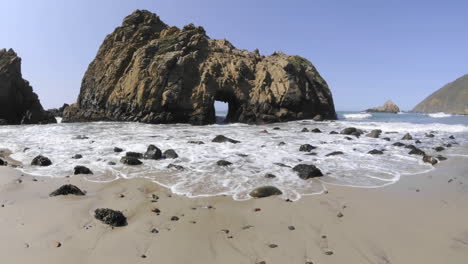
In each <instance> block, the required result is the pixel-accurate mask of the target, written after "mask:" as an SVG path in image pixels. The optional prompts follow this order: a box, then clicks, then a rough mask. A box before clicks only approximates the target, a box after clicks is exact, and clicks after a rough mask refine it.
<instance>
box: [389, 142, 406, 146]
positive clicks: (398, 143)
mask: <svg viewBox="0 0 468 264" xmlns="http://www.w3.org/2000/svg"><path fill="white" fill-rule="evenodd" d="M392 146H395V147H404V146H406V145H405V144H403V143H401V142H395V143H393V144H392Z"/></svg>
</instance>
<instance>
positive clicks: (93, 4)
mask: <svg viewBox="0 0 468 264" xmlns="http://www.w3.org/2000/svg"><path fill="white" fill-rule="evenodd" d="M0 6H1V9H2V11H1V15H0V48H3V47H4V48H14V49H15V50H16V51H17V52H18V54H19V55H20V56H21V57H22V59H23V76H24V78H26V79H27V80H29V81H30V82H31V84H32V86H33V87H34V90H35V91H36V93H38V94H39V97H40V99H41V101H42V103H43V105H44V106H45V107H46V108H50V107H57V106H60V105H61V104H62V103H64V102H67V103H72V102H75V100H76V98H77V96H78V93H79V88H80V83H81V78H82V77H83V74H84V72H85V70H86V68H87V66H88V64H89V63H90V62H91V60H92V59H93V58H94V56H95V55H96V52H97V50H98V48H99V45H100V44H101V42H102V41H103V39H104V37H105V36H106V35H107V34H109V33H111V32H112V31H113V29H114V28H115V27H116V26H118V25H120V24H121V21H122V19H123V18H124V17H125V16H126V15H128V14H130V13H131V12H132V11H133V10H134V9H148V10H150V11H152V12H155V13H156V14H158V15H159V16H160V17H161V19H162V20H163V21H165V22H166V24H169V25H176V26H178V27H182V26H183V25H185V24H188V23H192V22H193V23H194V24H196V25H202V26H203V27H204V28H205V29H206V31H207V33H208V35H209V36H210V37H212V38H226V39H228V40H230V41H231V42H232V43H233V44H234V45H235V46H236V47H237V48H242V49H247V50H254V49H255V48H259V49H260V52H261V53H262V54H265V55H269V54H271V53H272V52H273V51H275V50H281V51H284V52H285V53H288V54H293V55H301V56H303V57H306V58H307V59H309V60H310V61H312V63H313V64H314V65H315V66H316V67H317V68H318V70H319V71H320V73H321V74H322V76H323V77H324V78H325V79H326V80H327V82H328V84H329V85H330V88H331V89H332V92H333V96H334V99H335V106H336V108H337V109H338V110H361V109H365V108H368V107H370V106H375V105H379V104H382V103H383V102H384V101H385V100H387V99H392V100H394V102H395V103H397V104H398V105H400V107H401V108H403V109H411V108H412V107H413V106H414V105H415V104H417V103H418V102H419V101H421V100H422V99H424V98H425V97H426V96H428V95H429V94H430V93H432V92H433V91H435V90H436V89H438V88H440V87H441V86H442V85H444V84H446V83H447V82H450V81H452V80H454V79H456V78H458V77H460V76H462V75H463V74H467V73H468V1H466V0H459V1H456V0H446V1H440V0H439V1H432V0H425V1H423V0H412V1H409V0H304V1H294V0H290V1H283V0H281V1H280V0H278V1H276V0H265V1H259V0H247V1H244V0H236V1H221V0H206V1H203V0H197V1H195V0H170V1H169V0H167V1H162V0H161V1H156V0H147V1H146V0H133V1H132V0H127V1H124V0H100V1H97V0H76V1H71V0H69V1H64V0H41V1H36V0H30V1H25V0H14V1H13V0H0Z"/></svg>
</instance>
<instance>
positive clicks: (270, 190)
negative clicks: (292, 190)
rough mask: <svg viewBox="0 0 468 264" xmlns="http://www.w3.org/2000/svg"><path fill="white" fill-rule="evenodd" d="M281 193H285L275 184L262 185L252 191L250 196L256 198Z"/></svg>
mask: <svg viewBox="0 0 468 264" xmlns="http://www.w3.org/2000/svg"><path fill="white" fill-rule="evenodd" d="M281 194H283V192H281V190H280V189H278V188H276V187H275V186H262V187H258V188H256V189H254V190H253V191H251V192H250V196H252V197H254V198H263V197H268V196H272V195H281Z"/></svg>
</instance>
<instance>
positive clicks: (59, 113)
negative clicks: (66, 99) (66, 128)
mask: <svg viewBox="0 0 468 264" xmlns="http://www.w3.org/2000/svg"><path fill="white" fill-rule="evenodd" d="M67 107H69V105H68V104H63V105H62V106H61V107H59V108H52V109H48V110H47V112H49V113H51V114H52V115H53V116H55V117H62V116H63V111H64V110H65V108H67Z"/></svg>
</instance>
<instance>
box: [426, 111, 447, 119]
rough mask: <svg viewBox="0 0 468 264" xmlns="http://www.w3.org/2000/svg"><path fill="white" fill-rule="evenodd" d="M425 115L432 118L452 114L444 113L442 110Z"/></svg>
mask: <svg viewBox="0 0 468 264" xmlns="http://www.w3.org/2000/svg"><path fill="white" fill-rule="evenodd" d="M427 115H428V116H430V117H432V118H445V117H451V116H452V115H451V114H446V113H443V112H439V113H433V114H427Z"/></svg>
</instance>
